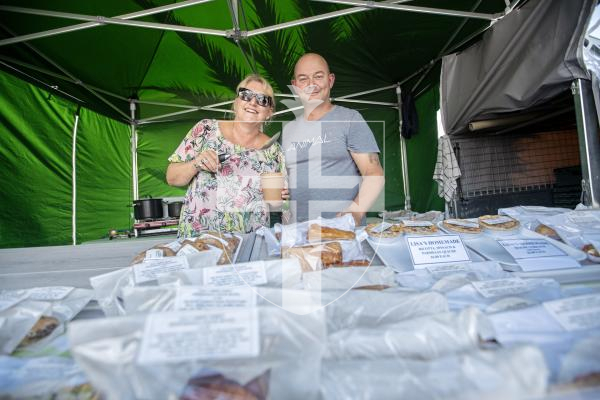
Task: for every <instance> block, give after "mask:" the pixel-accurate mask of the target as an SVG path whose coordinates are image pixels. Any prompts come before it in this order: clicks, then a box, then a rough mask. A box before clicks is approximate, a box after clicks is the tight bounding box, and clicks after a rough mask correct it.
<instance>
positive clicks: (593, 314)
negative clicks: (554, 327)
mask: <svg viewBox="0 0 600 400" xmlns="http://www.w3.org/2000/svg"><path fill="white" fill-rule="evenodd" d="M544 308H545V309H546V311H548V313H550V315H552V317H554V319H556V320H557V321H558V323H559V324H561V325H562V327H563V328H565V329H566V330H567V331H576V330H583V329H594V328H598V327H600V293H594V294H587V295H583V296H576V297H569V298H566V299H560V300H553V301H547V302H545V303H544Z"/></svg>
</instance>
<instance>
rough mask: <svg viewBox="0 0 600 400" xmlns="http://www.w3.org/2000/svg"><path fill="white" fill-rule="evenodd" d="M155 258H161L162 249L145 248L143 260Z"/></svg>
mask: <svg viewBox="0 0 600 400" xmlns="http://www.w3.org/2000/svg"><path fill="white" fill-rule="evenodd" d="M157 258H163V251H162V250H161V249H150V250H146V256H145V257H144V260H155V259H157Z"/></svg>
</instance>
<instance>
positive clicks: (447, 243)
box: [405, 235, 471, 268]
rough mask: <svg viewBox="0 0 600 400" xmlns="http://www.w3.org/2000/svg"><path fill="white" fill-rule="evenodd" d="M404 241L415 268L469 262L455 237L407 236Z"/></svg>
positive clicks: (457, 237) (462, 247)
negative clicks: (426, 265) (425, 265)
mask: <svg viewBox="0 0 600 400" xmlns="http://www.w3.org/2000/svg"><path fill="white" fill-rule="evenodd" d="M405 240H406V245H407V246H408V249H409V251H410V257H411V259H412V262H413V264H414V266H415V268H418V267H419V266H423V265H424V264H441V263H455V262H461V261H471V259H470V258H469V255H468V254H467V250H466V249H465V246H464V244H463V242H462V240H461V239H460V237H459V236H457V235H436V236H427V237H424V236H407V237H406V238H405Z"/></svg>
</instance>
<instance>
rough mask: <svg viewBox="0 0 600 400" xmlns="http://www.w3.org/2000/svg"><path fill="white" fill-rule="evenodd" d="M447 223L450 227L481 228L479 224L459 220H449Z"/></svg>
mask: <svg viewBox="0 0 600 400" xmlns="http://www.w3.org/2000/svg"><path fill="white" fill-rule="evenodd" d="M446 223H448V224H450V225H456V226H464V227H465V228H478V227H479V224H478V223H477V222H474V221H466V220H459V219H447V220H446Z"/></svg>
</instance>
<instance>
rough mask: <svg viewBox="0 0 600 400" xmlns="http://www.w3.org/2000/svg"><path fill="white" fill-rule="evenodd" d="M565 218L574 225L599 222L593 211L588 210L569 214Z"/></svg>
mask: <svg viewBox="0 0 600 400" xmlns="http://www.w3.org/2000/svg"><path fill="white" fill-rule="evenodd" d="M567 219H568V220H569V221H570V222H572V223H574V224H576V225H588V224H594V223H597V222H599V219H598V217H596V215H595V213H590V212H577V213H572V214H569V216H568V217H567Z"/></svg>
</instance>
